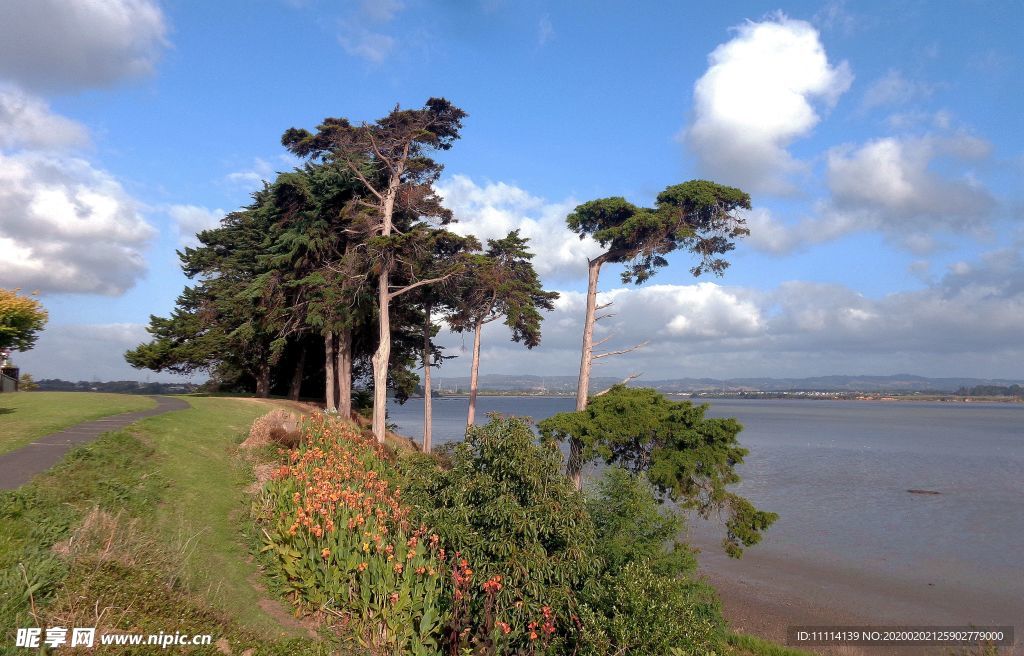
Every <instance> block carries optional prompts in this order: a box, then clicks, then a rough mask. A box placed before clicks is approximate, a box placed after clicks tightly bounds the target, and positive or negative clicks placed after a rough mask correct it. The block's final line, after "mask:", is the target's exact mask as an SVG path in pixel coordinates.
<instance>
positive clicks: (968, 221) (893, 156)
mask: <svg viewBox="0 0 1024 656" xmlns="http://www.w3.org/2000/svg"><path fill="white" fill-rule="evenodd" d="M991 148H992V147H991V144H989V143H988V142H986V141H984V140H982V139H979V138H977V137H973V136H971V135H969V134H965V133H955V134H952V135H926V136H923V137H886V138H882V139H876V140H873V141H869V142H867V143H865V144H862V145H852V144H846V145H842V146H837V147H835V148H832V149H830V150H829V151H828V153H827V156H826V169H827V183H828V187H829V190H830V191H831V196H830V197H829V198H828V199H826V200H822V201H819V202H818V203H817V204H816V205H815V207H814V211H813V216H811V217H804V218H802V219H800V220H799V221H796V222H782V221H779V220H778V219H777V218H776V217H774V216H772V215H771V213H770V212H768V211H766V210H759V211H754V212H752V213H751V214H750V215H749V218H748V223H749V226H750V231H751V234H750V238H749V239H748V240H747V242H748V243H750V244H751V245H752V246H753V247H754V248H757V249H759V250H762V251H765V252H770V253H776V254H785V253H789V252H792V251H794V250H797V249H799V248H803V247H806V246H809V245H812V244H818V243H823V242H827V241H831V240H833V239H837V238H839V237H842V236H844V235H847V234H851V233H854V232H864V231H878V232H881V233H882V234H884V235H885V236H886V237H888V238H889V239H890V240H891V241H893V242H894V243H896V244H897V245H900V246H902V247H904V248H907V249H908V250H910V251H912V252H916V253H926V252H929V251H931V250H933V249H934V248H935V247H936V246H937V245H938V244H939V243H940V242H941V240H942V239H943V237H944V236H946V235H948V234H961V235H962V234H966V235H972V236H984V235H986V234H987V231H988V230H989V229H990V226H991V221H992V217H993V215H994V211H995V209H996V207H997V204H998V203H997V201H996V199H995V197H994V196H993V195H992V194H991V192H989V190H988V189H987V188H986V187H985V186H984V185H982V184H981V183H980V182H979V181H978V180H977V179H976V178H975V177H974V175H973V173H972V171H971V167H972V166H973V165H974V164H976V163H978V162H982V161H984V160H986V159H987V158H988V157H989V155H990V153H991ZM950 171H953V172H950Z"/></svg>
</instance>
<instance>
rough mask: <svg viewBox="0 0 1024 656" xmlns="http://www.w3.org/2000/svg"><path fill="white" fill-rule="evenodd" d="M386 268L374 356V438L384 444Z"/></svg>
mask: <svg viewBox="0 0 1024 656" xmlns="http://www.w3.org/2000/svg"><path fill="white" fill-rule="evenodd" d="M388 273H389V272H388V270H387V269H386V268H385V269H384V270H383V271H381V274H380V278H379V280H378V283H377V285H378V288H379V289H378V297H379V303H380V312H379V321H378V331H377V339H378V342H377V350H376V352H374V354H373V436H374V437H376V438H377V441H378V442H380V443H382V444H383V443H384V431H385V429H386V426H385V419H386V417H387V402H388V361H389V360H390V359H391V312H390V310H391V308H390V304H391V299H390V298H389V296H390V295H389V293H388V285H390V276H389V275H388Z"/></svg>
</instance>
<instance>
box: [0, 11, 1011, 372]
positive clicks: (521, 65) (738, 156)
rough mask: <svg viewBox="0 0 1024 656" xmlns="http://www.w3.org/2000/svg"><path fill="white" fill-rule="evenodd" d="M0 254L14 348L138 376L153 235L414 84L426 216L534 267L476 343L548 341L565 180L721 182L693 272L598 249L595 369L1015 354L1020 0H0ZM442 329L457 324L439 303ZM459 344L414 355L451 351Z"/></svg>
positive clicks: (577, 301) (566, 332)
mask: <svg viewBox="0 0 1024 656" xmlns="http://www.w3.org/2000/svg"><path fill="white" fill-rule="evenodd" d="M0 9H2V14H3V15H4V20H3V21H0V258H2V259H3V262H4V264H3V266H0V286H4V287H20V288H22V289H23V290H26V291H27V290H33V289H38V290H40V292H41V298H42V300H43V302H44V304H45V305H46V307H47V308H48V309H49V311H50V324H49V326H48V327H47V329H46V331H45V332H44V333H43V335H42V337H41V338H40V340H39V342H38V345H37V347H36V348H35V349H34V350H33V351H31V352H28V353H24V354H17V355H16V357H15V361H16V362H18V363H19V364H20V365H21V366H22V367H23V368H24V369H25V370H26V371H29V372H31V373H32V374H33V375H35V376H36V377H37V378H49V377H61V378H69V379H74V380H77V379H84V380H89V379H98V380H105V379H114V378H117V379H120V378H137V379H142V380H145V379H150V380H158V379H167V378H168V377H166V376H161V375H158V374H152V373H147V372H139V371H135V370H133V369H131V368H130V367H128V366H127V365H126V364H124V362H123V358H122V356H121V354H122V353H123V351H124V350H125V349H127V348H130V347H132V346H134V345H135V344H137V343H139V342H140V341H143V340H144V339H145V338H146V333H145V325H146V323H147V321H148V317H149V315H151V314H157V315H165V314H167V313H168V312H169V311H170V310H171V309H172V307H173V303H174V299H175V297H176V296H177V294H178V293H180V291H181V289H182V287H183V286H184V285H185V284H186V282H187V281H186V279H185V278H184V277H183V276H182V274H181V272H180V269H179V267H178V261H177V256H176V254H175V251H176V249H178V248H181V247H182V246H183V245H186V244H190V243H193V242H192V241H191V240H192V239H193V238H194V235H195V233H196V231H197V230H201V229H204V228H207V227H211V226H213V225H216V223H217V221H218V220H219V219H220V217H222V216H223V215H224V214H225V213H226V212H228V211H231V210H233V209H236V208H238V207H240V206H242V205H244V204H245V203H246V202H247V201H248V199H249V194H250V193H251V192H252V191H254V190H255V189H258V188H259V187H260V186H261V184H262V182H261V181H262V180H270V179H272V178H273V176H274V174H275V172H277V171H285V170H289V169H290V168H292V167H293V166H295V165H297V164H298V163H299V162H298V161H297V160H295V159H294V158H292V157H290V156H289V155H287V154H286V153H285V152H284V150H283V149H282V148H281V146H280V145H279V144H280V135H281V133H282V132H283V131H284V130H285V129H287V128H289V127H291V126H299V127H307V128H313V127H314V126H315V125H316V124H317V123H318V122H319V121H320V120H321V119H322V118H324V117H326V116H346V117H349V118H351V119H353V120H357V121H358V120H373V119H375V118H378V117H381V116H383V115H384V114H386V113H387V112H388V111H390V109H391V108H393V107H394V106H395V104H401V105H402V106H403V107H416V106H420V105H422V103H423V102H424V101H425V100H426V99H427V98H428V97H431V96H444V97H447V98H448V99H450V100H451V101H453V102H454V103H455V104H457V105H458V106H460V107H462V108H463V109H465V110H466V111H467V112H468V113H469V117H468V119H467V120H466V122H465V129H464V131H463V136H462V139H461V140H460V141H459V142H458V143H457V144H456V145H455V147H454V148H453V149H452V150H451V151H449V152H447V153H443V154H442V156H441V158H440V159H441V160H442V161H443V162H444V163H445V165H446V168H445V173H444V175H443V177H442V178H441V181H440V182H439V184H438V191H439V192H440V193H441V194H442V195H443V196H444V198H445V200H446V203H447V204H448V206H449V207H450V208H451V209H452V210H453V211H454V212H455V215H456V218H458V219H459V223H458V225H457V227H456V229H457V230H460V231H463V232H472V233H474V234H477V235H478V236H480V237H483V238H491V237H500V236H503V235H504V234H505V233H507V232H508V231H509V230H511V229H513V228H519V229H521V231H522V233H523V234H524V235H525V236H528V237H530V238H531V245H532V247H533V249H534V251H535V252H536V254H537V256H536V259H535V263H536V266H537V268H538V270H539V271H540V272H541V274H542V277H543V279H544V281H545V283H546V284H547V286H548V288H550V289H554V290H558V291H560V292H562V297H561V298H560V300H559V301H558V306H557V308H556V309H555V310H554V311H553V312H551V313H550V314H549V315H548V316H547V319H546V321H545V324H544V335H543V339H542V344H541V346H539V347H537V348H536V349H533V350H532V351H526V350H525V349H523V348H522V347H520V346H519V345H518V344H514V343H511V342H510V341H509V337H510V335H509V333H508V331H507V330H506V329H505V328H504V327H502V326H500V325H494V324H492V325H491V326H489V328H488V332H487V333H486V334H485V338H484V352H483V364H482V368H483V372H484V373H549V374H572V373H574V372H575V371H576V370H577V368H578V362H579V360H578V357H579V355H578V348H579V347H578V344H579V338H580V332H581V319H582V314H583V295H582V291H583V290H584V289H585V268H586V258H587V257H588V256H593V255H594V254H595V253H596V252H598V251H597V249H596V246H595V245H594V244H592V243H590V242H588V241H580V240H579V239H578V238H577V237H576V236H575V235H573V234H571V233H569V232H568V231H567V230H566V229H565V227H564V219H565V216H566V214H567V213H568V212H570V211H571V210H572V208H573V207H575V206H576V205H577V204H578V203H581V202H584V201H587V200H590V199H593V198H600V197H605V196H624V197H626V198H628V199H629V200H631V201H633V202H635V203H638V204H651V203H652V202H653V200H654V197H655V196H656V195H657V193H658V192H659V191H660V190H661V189H663V188H664V187H665V186H667V185H670V184H675V183H678V182H681V181H684V180H688V179H692V178H708V179H712V180H715V181H717V182H721V183H725V184H730V185H735V186H739V187H741V188H742V189H744V190H745V191H747V192H749V193H750V194H751V196H752V200H753V210H752V211H751V212H750V213H749V215H748V217H747V219H748V222H749V225H750V228H751V235H750V237H749V238H747V239H744V240H742V241H741V242H740V243H739V244H738V246H737V249H736V250H735V252H734V253H732V254H731V256H730V259H731V262H732V266H731V267H730V268H729V269H728V270H727V271H726V273H725V275H724V276H723V277H721V278H715V277H702V278H699V279H694V278H693V277H692V276H691V275H690V273H689V268H690V266H692V264H691V263H690V261H689V259H688V257H687V256H686V254H683V253H679V254H675V255H673V256H671V257H670V261H671V264H670V266H669V267H668V268H666V269H664V270H662V271H660V272H659V273H658V274H657V275H656V276H655V277H654V278H653V279H652V280H651V281H650V282H649V283H647V284H646V285H644V286H641V287H631V286H624V285H622V283H621V282H620V281H619V279H618V272H617V271H616V270H615V269H614V268H608V269H606V270H605V271H604V273H603V275H602V280H601V289H602V291H603V293H604V295H605V300H611V301H614V305H613V306H612V308H613V310H614V311H615V313H616V316H615V317H612V318H611V319H610V320H608V321H606V322H602V324H600V325H599V333H600V334H599V337H609V338H610V339H609V340H608V342H607V346H608V347H609V348H611V349H616V348H623V347H627V346H629V345H631V344H633V343H636V342H640V341H643V340H650V344H649V345H648V346H647V347H645V348H644V349H641V350H639V351H636V352H633V353H631V354H629V355H627V356H623V357H620V358H609V359H608V360H605V361H604V362H607V363H608V364H603V365H602V366H601V367H599V369H600V371H599V372H598V375H625V374H628V373H641V372H642V373H643V374H644V376H645V377H653V378H666V377H674V376H679V377H683V376H709V377H730V376H772V375H776V376H802V375H823V374H837V373H847V374H858V373H863V374H892V373H902V372H909V373H915V374H921V375H929V376H960V375H963V376H977V377H1004V378H1020V377H1022V374H1021V364H1020V363H1021V362H1024V347H1022V346H1021V343H1022V340H1021V337H1020V336H1021V333H1022V329H1024V261H1022V252H1024V195H1022V191H1021V190H1022V188H1024V187H1022V185H1021V182H1022V178H1024V130H1022V126H1021V118H1020V117H1021V116H1024V93H1022V91H1024V89H1022V86H1024V85H1022V82H1021V81H1020V80H1021V78H1022V76H1021V73H1020V71H1021V69H1022V63H1024V61H1022V60H1024V49H1022V47H1021V45H1020V42H1019V40H1020V34H1022V33H1024V4H1021V3H1019V2H1016V1H1013V0H1005V1H1001V2H999V1H982V0H964V1H960V2H957V1H953V0H944V1H942V2H923V1H921V2H917V1H905V2H856V3H853V2H846V3H844V2H839V1H835V0H833V1H817V2H789V3H785V4H777V3H764V2H729V3H691V2H677V3H664V2H631V3H613V2H546V3H545V2H530V1H525V2H511V1H505V0H477V1H474V0H464V1H461V2H454V1H448V2H426V1H425V0H422V1H417V0H379V1H377V2H373V1H370V0H367V1H364V2H357V1H352V2H327V1H317V0H291V1H286V0H280V1H274V0H263V1H261V2H188V1H186V0H175V1H168V2H157V1H156V0H96V1H95V2H90V3H82V2H74V1H72V0H0ZM440 339H441V340H442V342H443V343H444V344H445V345H446V346H447V347H448V348H449V352H450V354H451V355H459V356H468V351H467V349H466V346H467V344H466V343H464V340H463V338H462V337H461V336H457V335H449V334H442V336H441V338H440ZM467 360H468V357H459V358H456V359H454V360H451V361H448V362H447V363H446V364H445V365H444V367H443V371H442V375H448V376H452V375H463V374H464V373H465V372H466V370H467V366H466V361H467Z"/></svg>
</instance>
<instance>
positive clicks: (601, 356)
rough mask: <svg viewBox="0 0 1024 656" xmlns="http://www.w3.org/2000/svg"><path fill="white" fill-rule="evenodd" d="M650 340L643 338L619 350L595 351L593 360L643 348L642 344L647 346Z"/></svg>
mask: <svg viewBox="0 0 1024 656" xmlns="http://www.w3.org/2000/svg"><path fill="white" fill-rule="evenodd" d="M650 341H651V340H649V339H645V340H644V341H642V342H640V343H639V344H637V345H636V346H630V347H629V348H627V349H622V350H621V351H608V352H607V353H595V354H594V355H593V356H592V357H593V359H595V360H600V359H601V358H607V357H610V356H613V355H623V354H624V353H630V352H632V351H635V350H637V349H638V348H643V347H644V346H647V345H648V344H649V343H650Z"/></svg>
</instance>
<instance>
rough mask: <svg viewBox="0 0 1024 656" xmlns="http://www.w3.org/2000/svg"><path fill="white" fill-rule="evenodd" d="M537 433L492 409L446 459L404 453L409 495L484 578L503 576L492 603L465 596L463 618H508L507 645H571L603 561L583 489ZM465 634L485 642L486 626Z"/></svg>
mask: <svg viewBox="0 0 1024 656" xmlns="http://www.w3.org/2000/svg"><path fill="white" fill-rule="evenodd" d="M535 440H536V436H535V435H534V433H533V431H531V430H530V428H529V426H527V425H526V424H524V423H523V422H522V421H520V420H518V419H507V418H502V417H497V416H493V417H492V418H491V421H490V423H488V424H487V425H486V426H480V427H473V428H470V429H469V431H468V432H467V434H466V439H465V441H464V442H463V443H461V444H459V445H458V446H457V447H456V448H455V450H454V452H453V453H452V456H451V467H450V468H447V469H442V468H440V467H438V466H437V465H436V464H435V463H434V462H433V461H432V460H430V459H429V458H425V457H419V458H416V457H413V458H408V459H407V460H406V465H407V466H406V469H407V477H408V495H407V499H406V500H407V501H408V502H409V503H410V504H411V506H412V508H413V512H414V513H415V514H416V516H417V517H418V518H420V519H421V520H422V521H423V522H425V523H426V524H427V525H429V526H430V527H431V528H432V530H435V531H437V533H438V534H439V535H440V536H441V538H442V540H443V541H444V542H445V543H446V544H448V545H450V546H451V548H453V549H458V550H459V551H461V552H462V553H463V554H465V555H466V557H467V558H468V559H469V560H470V562H472V563H474V564H475V566H476V569H477V572H478V573H479V575H480V576H481V578H482V579H487V578H490V577H492V576H502V583H503V587H502V589H501V590H500V591H499V592H498V594H497V596H496V598H495V600H494V606H493V607H491V608H487V607H485V605H484V604H483V603H481V601H480V600H478V601H477V602H476V603H473V604H468V605H467V608H466V613H467V614H468V617H467V618H466V619H467V621H468V624H469V625H474V626H477V627H481V628H484V629H486V627H487V626H488V624H489V623H490V622H492V621H493V622H496V623H499V624H500V625H501V626H503V627H504V626H507V627H509V632H508V634H507V635H505V636H503V638H504V640H505V641H506V649H507V650H510V651H516V650H519V651H524V652H526V653H530V650H533V649H537V650H539V651H547V650H550V651H551V652H552V653H570V652H571V651H572V649H571V645H572V644H573V643H574V642H575V641H576V638H577V633H578V626H579V619H578V616H579V612H578V608H577V606H578V591H579V590H581V589H582V588H583V587H584V586H585V585H586V584H587V582H588V581H590V580H592V579H593V578H594V577H595V575H597V574H598V573H599V570H600V563H599V561H598V559H597V557H596V555H595V552H594V540H595V534H594V527H593V523H592V522H591V520H590V517H589V515H588V514H587V509H586V504H585V502H584V499H583V497H582V495H580V494H579V493H578V492H577V491H576V489H575V488H574V487H573V485H572V483H571V482H570V481H569V479H568V478H566V477H565V475H564V474H562V472H561V467H562V457H561V453H560V452H559V451H558V448H557V447H556V446H555V445H554V444H552V443H544V444H536V443H535ZM488 613H490V614H491V615H493V618H491V617H488ZM467 640H468V642H467V644H466V646H471V647H476V648H478V649H482V648H484V647H485V646H486V643H487V635H486V634H485V635H476V636H474V635H471V634H467ZM506 653H507V652H506Z"/></svg>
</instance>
